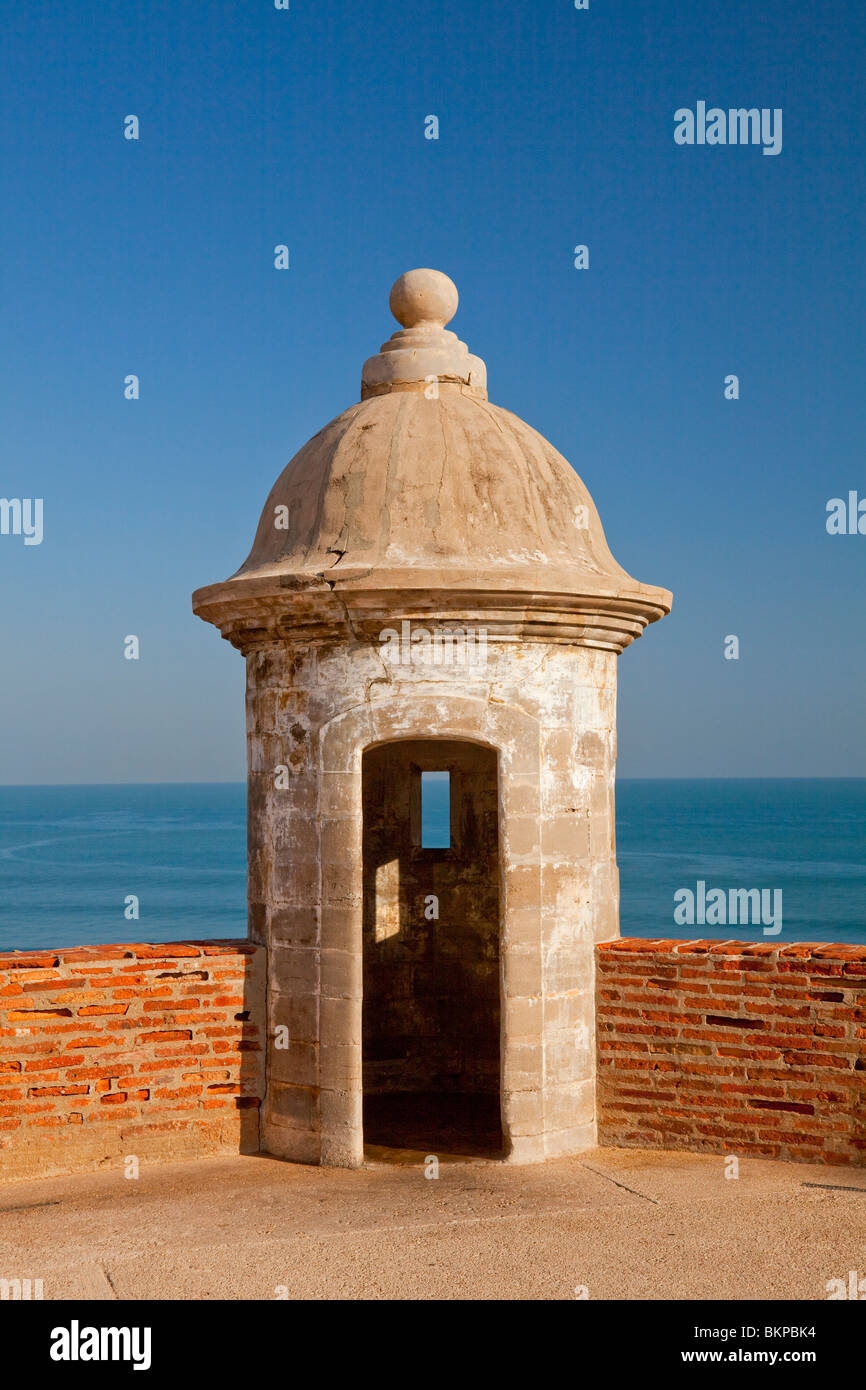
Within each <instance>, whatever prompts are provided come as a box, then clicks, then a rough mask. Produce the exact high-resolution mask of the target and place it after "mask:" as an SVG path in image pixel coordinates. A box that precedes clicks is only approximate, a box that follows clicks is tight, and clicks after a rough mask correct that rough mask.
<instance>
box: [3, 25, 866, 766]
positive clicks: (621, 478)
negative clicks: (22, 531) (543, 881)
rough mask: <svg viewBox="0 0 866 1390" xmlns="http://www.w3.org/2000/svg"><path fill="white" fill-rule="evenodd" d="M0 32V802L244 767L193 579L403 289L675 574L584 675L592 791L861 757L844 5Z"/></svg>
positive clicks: (863, 680)
mask: <svg viewBox="0 0 866 1390" xmlns="http://www.w3.org/2000/svg"><path fill="white" fill-rule="evenodd" d="M2 10H3V27H4V45H3V55H2V59H0V63H2V96H0V144H2V149H0V171H2V172H0V179H2V209H3V215H2V218H0V274H2V282H3V283H2V291H3V315H2V334H3V337H4V339H5V342H4V343H3V362H4V365H3V370H2V373H0V396H2V429H3V465H2V472H0V495H3V496H5V497H7V498H28V497H34V498H35V497H41V498H43V499H44V539H43V541H42V544H41V545H33V546H25V545H24V544H23V538H22V537H21V536H13V535H5V536H3V535H0V583H2V605H0V651H2V673H3V679H2V681H0V780H2V781H4V782H7V783H20V782H103V781H127V780H128V781H160V780H179V781H199V780H216V781H225V780H240V779H241V778H242V777H243V776H244V735H243V661H242V659H241V657H240V656H239V654H238V653H237V652H235V651H234V650H233V649H232V648H231V647H229V646H228V644H227V643H224V642H222V641H221V640H220V638H219V635H218V633H217V632H216V630H215V629H213V628H211V627H209V626H206V625H205V624H203V623H201V622H200V621H198V620H197V619H195V618H193V616H192V614H191V611H190V592H191V591H192V590H193V589H194V588H196V587H198V586H200V585H202V584H206V583H210V582H213V581H216V580H218V579H222V578H224V577H226V576H227V575H229V574H230V573H232V572H233V571H234V570H235V569H236V568H237V567H238V565H239V564H240V563H241V561H242V560H243V559H244V558H245V556H246V554H247V552H248V549H249V545H250V543H251V540H252V536H253V533H254V530H255V526H256V523H257V520H258V517H259V513H260V510H261V507H262V505H263V503H264V500H265V497H266V495H267V493H268V490H269V488H270V486H271V484H272V483H273V481H274V479H275V478H276V476H277V475H278V473H279V472H280V470H281V469H282V468H283V466H284V465H285V463H286V462H287V461H288V459H289V458H290V457H291V456H292V454H294V453H295V452H296V450H297V449H298V448H300V446H301V445H302V444H303V443H304V442H305V441H306V440H307V438H308V437H309V436H310V435H312V434H314V433H315V432H316V431H317V430H318V429H319V428H320V427H321V426H322V425H323V424H324V423H325V422H326V421H327V420H329V419H331V418H332V417H333V416H335V415H337V414H338V413H340V412H341V411H342V410H343V409H345V408H346V406H348V405H350V404H351V403H352V402H353V401H355V400H357V399H358V394H359V383H360V372H361V365H362V362H363V360H364V358H365V357H367V356H369V355H371V354H372V353H374V352H376V351H377V350H378V348H379V345H380V344H381V343H382V342H383V341H384V340H385V338H387V337H388V336H389V334H390V333H391V332H392V331H393V330H394V329H395V328H396V327H397V325H396V324H395V323H394V322H393V320H392V319H391V317H390V314H389V311H388V305H387V297H388V291H389V288H390V286H391V283H392V282H393V280H394V279H395V278H396V276H397V275H399V274H400V273H401V272H402V271H404V270H407V269H409V268H411V267H414V266H434V267H436V268H438V269H441V270H444V271H446V272H447V273H448V274H449V275H450V276H451V277H452V278H453V279H454V280H455V281H456V283H457V285H458V287H459V289H460V292H461V307H460V310H459V311H458V315H457V317H456V319H455V320H454V322H453V323H452V325H451V327H452V328H454V329H456V330H457V331H458V333H459V335H460V337H461V338H463V339H464V340H465V341H466V342H467V343H468V345H469V348H470V350H471V351H472V352H475V353H477V354H478V355H479V356H481V357H483V358H484V359H485V361H486V363H487V368H488V378H489V387H490V397H491V399H492V400H493V401H495V402H496V403H498V404H501V405H505V406H507V407H508V408H509V409H511V410H514V411H515V412H516V413H517V414H518V415H520V416H522V417H523V418H524V419H526V420H528V421H529V423H530V424H532V425H534V426H535V427H536V428H537V429H539V430H540V431H541V432H542V433H543V434H544V435H546V436H547V437H548V438H549V439H550V440H551V442H552V443H553V444H554V445H555V446H556V447H557V448H558V449H559V450H560V451H561V452H562V453H563V454H565V456H566V457H567V458H568V459H570V460H571V462H572V463H573V464H574V466H575V467H576V468H577V470H578V472H579V473H580V474H581V476H582V477H583V479H584V481H585V482H586V484H587V485H588V487H589V488H590V491H591V492H592V494H593V497H594V498H595V501H596V503H597V505H598V507H599V511H600V513H601V517H602V520H603V522H604V525H605V529H606V532H607V537H608V540H609V542H610V545H611V548H612V550H613V552H614V554H615V556H616V557H617V559H618V560H619V561H620V563H621V564H623V565H624V566H625V567H626V568H627V569H628V570H629V571H630V572H631V573H632V574H634V575H635V576H636V577H637V578H639V579H642V580H644V581H646V582H648V583H653V584H661V585H664V586H666V587H668V588H670V589H672V590H673V591H674V595H675V607H674V611H673V614H672V615H671V616H670V617H669V618H666V619H665V620H664V621H663V622H662V623H660V624H658V625H656V626H654V627H652V628H650V629H649V630H648V631H647V633H646V634H645V636H644V637H643V638H642V639H641V640H640V641H639V642H638V643H637V644H635V645H634V646H633V647H631V648H629V649H628V650H627V651H626V652H625V654H624V655H623V657H622V658H621V661H620V704H619V735H620V741H619V748H620V760H619V773H620V775H622V776H656V777H665V776H680V777H683V776H686V777H688V776H727V775H730V776H852V775H861V776H862V775H864V774H866V739H864V736H863V726H864V717H863V716H864V709H866V618H864V599H866V583H864V575H866V535H853V536H830V535H828V534H827V531H826V526H825V522H826V505H827V502H828V500H829V499H830V498H833V497H845V498H847V495H848V492H849V491H851V490H856V491H857V492H858V494H859V496H860V497H866V467H864V462H863V459H864V450H863V440H864V414H866V391H864V383H863V377H864V361H866V354H864V341H863V340H864V323H866V312H864V309H866V303H864V300H866V295H864V284H866V272H864V249H866V247H864V222H863V210H864V171H863V147H864V140H863V137H864V120H863V117H864V98H863V74H864V71H866V20H864V14H863V10H862V0H840V2H839V3H836V4H833V5H815V4H800V5H795V4H792V3H791V2H790V0H762V3H761V4H760V5H758V4H755V3H754V0H728V3H724V4H720V3H717V0H713V3H708V0H691V2H690V3H688V4H684V3H682V0H678V2H677V3H673V0H653V2H652V3H651V2H650V0H590V6H589V8H588V9H587V10H581V11H578V10H576V9H575V8H574V5H573V3H572V0H523V2H522V3H521V0H517V2H516V3H504V0H500V2H499V3H493V2H492V0H477V3H474V4H466V3H463V0H461V2H460V3H458V0H438V3H436V4H435V5H434V4H422V3H419V2H417V0H376V3H367V4H349V3H322V2H321V0H291V9H290V10H288V11H283V10H277V9H276V8H275V7H274V4H273V0H208V3H204V2H203V0H200V3H192V0H138V3H135V4H130V3H128V0H92V3H81V2H80V0H79V2H78V3H76V0H68V3H65V4H57V3H54V0H27V3H26V4H21V3H10V0H5V3H3V5H2ZM699 101H705V102H706V103H707V105H708V107H712V106H718V107H720V108H722V109H728V108H731V107H752V106H754V107H758V108H768V109H775V108H781V109H782V111H783V148H782V150H781V153H779V154H778V155H776V156H766V155H764V154H763V153H762V149H761V148H760V147H759V146H752V145H749V146H739V145H737V146H731V145H721V146H718V145H717V146H709V145H704V146H698V145H694V146H684V145H678V144H676V143H675V141H674V112H675V111H676V110H677V109H678V108H685V107H689V108H691V109H692V110H695V109H696V104H697V102H699ZM130 114H134V115H136V116H137V117H138V118H139V122H140V139H139V140H138V141H132V140H127V139H125V138H124V118H125V117H126V116H127V115H130ZM431 114H435V115H436V116H437V117H438V119H439V139H438V140H428V139H425V136H424V130H425V117H427V116H428V115H431ZM280 243H285V244H287V245H288V246H289V248H290V262H291V264H290V269H289V270H287V271H277V270H275V269H274V247H275V245H277V244H280ZM577 244H586V245H587V246H588V247H589V258H590V264H589V269H587V270H576V269H575V268H574V264H573V261H574V255H573V248H574V247H575V245H577ZM130 373H135V374H136V375H138V376H139V377H140V382H141V395H140V399H139V400H137V401H128V400H125V399H124V378H125V377H126V376H127V375H128V374H130ZM731 373H735V374H736V375H737V376H738V377H739V382H740V398H739V399H738V400H726V399H725V396H724V383H725V377H726V376H727V375H729V374H731ZM127 634H136V635H137V636H138V637H139V639H140V650H141V657H140V660H139V661H127V660H125V659H124V655H123V639H124V637H125V636H126V635H127ZM729 634H733V635H736V636H738V637H739V641H740V657H739V660H738V661H728V660H725V659H724V656H723V646H724V639H725V637H726V636H727V635H729Z"/></svg>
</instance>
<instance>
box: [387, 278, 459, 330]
mask: <svg viewBox="0 0 866 1390" xmlns="http://www.w3.org/2000/svg"><path fill="white" fill-rule="evenodd" d="M388 303H389V304H390V306H391V313H392V314H393V315H394V317H395V319H396V320H397V322H398V323H400V324H402V325H403V327H404V328H416V327H417V326H418V325H419V324H428V323H429V324H435V325H436V326H437V327H438V328H444V327H445V325H446V323H448V321H449V319H453V317H454V315H455V314H456V313H457V305H458V303H459V296H458V294H457V286H456V285H455V283H454V281H453V280H449V278H448V276H447V275H443V274H442V271H441V270H407V271H406V273H405V275H401V276H400V278H399V280H395V281H394V285H393V288H392V290H391V294H390V298H389V300H388Z"/></svg>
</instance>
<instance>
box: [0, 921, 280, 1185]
mask: <svg viewBox="0 0 866 1390" xmlns="http://www.w3.org/2000/svg"><path fill="white" fill-rule="evenodd" d="M264 957H265V952H264V950H263V948H262V947H258V946H255V945H254V944H252V943H251V942H247V941H199V942H189V943H182V944H177V943H172V944H169V945H165V946H150V945H131V946H86V947H79V948H76V949H74V950H61V951H20V952H18V951H16V952H11V953H7V954H5V955H0V1180H6V1181H10V1180H13V1179H16V1178H26V1177H31V1176H33V1177H36V1176H42V1175H45V1174H49V1173H67V1172H74V1171H80V1170H87V1169H95V1168H97V1167H105V1166H107V1165H109V1164H116V1165H117V1166H118V1167H122V1166H123V1161H124V1159H125V1158H126V1157H127V1156H129V1155H135V1156H137V1157H138V1158H139V1159H140V1160H141V1162H147V1161H149V1160H159V1161H165V1160H166V1159H170V1158H173V1157H176V1158H190V1157H195V1156H196V1155H199V1154H206V1153H214V1152H220V1151H226V1152H233V1153H237V1152H238V1150H239V1149H240V1150H242V1151H252V1152H255V1151H256V1150H257V1148H258V1106H259V1102H260V1099H261V1097H262V1095H263V1077H264V1057H265V1048H264V1027H265V1023H264V998H265V985H264V976H265V969H264V967H265V960H264Z"/></svg>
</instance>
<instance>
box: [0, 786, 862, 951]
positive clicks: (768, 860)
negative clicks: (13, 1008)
mask: <svg viewBox="0 0 866 1390" xmlns="http://www.w3.org/2000/svg"><path fill="white" fill-rule="evenodd" d="M616 835H617V863H618V866H619V873H620V932H621V934H622V935H623V936H633V937H642V938H650V939H651V938H682V939H689V938H691V939H696V938H718V939H723V940H747V941H765V942H770V943H773V944H779V945H785V944H789V943H793V942H800V941H822V942H837V941H838V942H841V943H843V944H861V943H864V942H866V778H862V777H820V778H807V777H773V778H759V777H748V778H746V777H724V778H713V777H696V778H687V777H670V778H667V777H666V778H657V777H623V778H619V779H617V783H616ZM246 867H247V852H246V782H245V781H233V782H225V781H205V782H94V783H25V784H11V783H10V784H0V950H6V951H8V950H45V949H54V950H61V949H63V948H69V947H72V946H79V945H101V944H108V943H116V944H122V943H123V942H132V941H155V942H166V941H182V940H184V939H197V940H201V939H209V938H213V939H226V938H237V937H245V936H246V932H247V911H246ZM714 891H715V892H716V894H717V899H716V901H717V903H718V894H719V893H721V895H722V896H723V897H724V899H725V912H726V916H725V919H724V921H723V924H716V923H714V922H713V921H712V918H711V914H708V913H707V912H706V911H704V913H703V920H702V919H701V911H702V907H703V905H704V904H705V902H706V901H707V899H708V896H709V895H710V894H711V893H713V892H714ZM750 893H752V894H756V895H757V896H756V897H755V898H754V903H753V901H752V900H751V899H749V900H748V902H749V905H750V906H753V908H754V910H753V916H752V918H751V919H750V920H747V922H746V923H745V924H744V923H743V921H742V919H741V918H740V919H738V920H737V921H736V922H735V923H734V922H731V921H729V920H728V918H727V911H728V908H729V906H730V905H731V904H732V903H733V901H734V899H733V898H732V897H731V895H732V894H733V895H734V896H735V897H736V895H738V894H750ZM761 894H763V895H764V896H763V897H761ZM677 895H679V896H677ZM773 895H779V896H776V897H774V896H773ZM690 901H691V903H692V905H693V907H692V920H691V921H690V920H688V911H689V902H690ZM746 901H747V900H746V899H737V902H738V904H739V906H740V911H742V909H743V905H744V903H745V902H746ZM774 904H778V906H779V908H780V913H779V919H780V923H781V930H780V931H776V930H775V927H776V926H778V925H779V921H777V920H776V918H775V917H772V916H771V915H769V914H770V912H771V910H772V907H773V905H774ZM759 905H760V908H761V909H767V914H768V915H767V916H766V917H764V916H762V915H761V913H760V912H759V911H758V906H759ZM677 909H678V910H679V912H680V916H681V917H682V916H683V914H685V915H686V920H683V921H677V920H676V919H675V910H677ZM716 912H717V914H718V907H717V908H716ZM136 913H137V915H135V914H136ZM708 915H710V920H709V921H707V920H706V918H707V916H708Z"/></svg>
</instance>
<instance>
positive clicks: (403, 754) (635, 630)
mask: <svg viewBox="0 0 866 1390" xmlns="http://www.w3.org/2000/svg"><path fill="white" fill-rule="evenodd" d="M391 303H392V308H393V309H394V312H395V315H396V316H397V318H398V319H399V321H400V323H401V324H402V325H403V327H402V328H401V329H400V330H399V331H398V332H396V333H395V334H394V335H393V336H392V338H391V339H390V340H389V341H388V342H387V343H386V344H384V346H383V348H382V350H381V352H380V353H379V354H377V355H376V356H374V357H372V358H371V359H369V361H368V362H367V363H366V364H365V366H364V371H363V380H362V392H361V395H362V399H361V402H360V404H357V405H354V406H352V407H350V409H349V410H347V411H345V412H344V413H343V414H342V415H340V416H339V417H338V418H337V419H335V420H333V421H332V422H331V423H330V424H328V425H326V426H325V428H324V429H323V430H321V431H320V432H319V433H318V434H317V435H316V436H315V437H314V438H313V439H312V440H310V441H309V443H308V444H306V445H305V446H304V448H303V449H301V450H300V452H299V453H298V454H297V455H296V456H295V458H294V459H293V460H292V462H291V463H290V464H289V465H288V467H287V468H286V469H285V471H284V472H283V473H282V475H281V476H280V478H279V479H278V480H277V482H276V484H275V486H274V488H273V490H272V492H271V495H270V497H269V498H268V501H267V503H266V505H265V508H264V511H263V513H262V518H261V521H260V524H259V528H258V531H257V534H256V538H255V542H254V544H253V549H252V551H251V553H250V556H249V558H248V559H247V561H246V563H245V564H244V565H243V566H242V567H241V569H240V570H239V571H238V573H237V574H236V575H235V576H234V577H233V578H232V579H229V580H228V581H226V582H225V583H223V584H215V585H211V586H210V587H209V588H206V589H201V590H199V591H198V592H197V593H196V594H195V596H194V600H193V602H194V608H195V611H196V613H198V614H199V616H201V617H202V618H204V619H206V620H207V621H210V622H213V623H214V624H216V626H218V627H219V628H220V629H221V631H222V633H223V635H224V636H225V637H227V638H228V640H229V641H231V642H232V643H233V644H234V645H235V646H236V647H238V648H239V649H240V650H241V651H242V652H243V653H244V654H245V655H246V658H247V729H248V747H249V773H250V801H249V804H250V820H249V863H250V931H251V934H252V935H253V936H254V938H255V939H256V940H260V941H263V942H265V943H266V944H268V945H269V946H270V948H271V949H270V951H269V953H268V954H269V967H268V991H269V1021H270V1029H269V1042H268V1078H269V1084H268V1091H267V1094H266V1097H265V1102H264V1107H263V1114H262V1136H263V1145H264V1147H265V1148H268V1149H270V1150H271V1151H272V1152H274V1153H277V1154H280V1155H282V1156H284V1157H288V1158H294V1159H297V1160H298V1161H311V1160H312V1161H319V1162H323V1163H332V1164H345V1165H346V1166H354V1165H356V1164H357V1163H359V1162H361V1161H362V1159H363V1145H364V1133H365V1127H366V1129H367V1131H368V1137H369V1135H370V1134H374V1133H375V1131H376V1125H377V1123H379V1122H381V1123H383V1124H384V1123H385V1121H384V1120H382V1116H383V1115H384V1114H385V1109H386V1108H387V1107H388V1106H391V1107H392V1109H393V1108H394V1107H396V1110H399V1108H400V1106H404V1109H405V1105H406V1103H407V1097H409V1098H411V1097H413V1096H414V1097H419V1096H420V1094H421V1093H427V1094H428V1098H429V1093H434V1095H435V1096H436V1097H438V1100H439V1101H440V1102H443V1103H444V1102H446V1101H447V1103H448V1104H450V1105H451V1106H452V1108H453V1112H454V1114H457V1113H463V1114H465V1115H469V1116H470V1120H469V1122H468V1123H469V1124H470V1128H471V1124H472V1119H471V1117H472V1115H473V1114H474V1113H475V1112H477V1114H478V1115H481V1114H482V1113H484V1114H493V1115H494V1117H498V1118H496V1130H497V1136H498V1137H497V1141H496V1142H497V1145H498V1146H499V1147H500V1148H501V1152H503V1153H504V1154H505V1155H506V1156H507V1157H509V1158H510V1159H512V1160H514V1161H518V1162H532V1161H536V1160H538V1159H542V1158H544V1157H545V1156H546V1155H548V1154H561V1153H568V1152H575V1151H577V1150H579V1149H581V1148H583V1147H586V1146H587V1145H589V1144H591V1143H593V1142H594V1138H595V1111H594V1094H595V1089H594V1075H595V1070H594V1069H595V1042H594V1037H595V1029H594V1012H593V988H594V957H593V944H594V942H596V941H598V940H605V939H609V938H610V937H613V936H615V935H616V934H617V931H618V926H617V914H618V891H619V890H618V875H617V871H616V863H615V848H614V846H615V832H614V807H613V782H614V764H615V758H616V728H615V707H616V658H617V654H618V653H619V652H620V651H622V649H623V648H624V647H625V646H626V645H628V644H629V643H630V642H632V641H634V639H635V638H636V637H638V636H640V634H641V632H642V631H643V629H644V627H645V626H646V624H647V623H649V622H653V621H655V620H656V619H658V618H660V617H662V616H663V614H664V613H666V612H667V611H668V610H669V608H670V603H671V597H670V594H669V593H667V591H666V590H664V589H657V588H653V587H651V586H648V585H644V584H640V583H638V582H637V581H636V580H633V579H632V578H631V577H630V576H629V575H628V574H627V573H626V572H625V571H624V570H623V569H621V567H620V566H619V565H618V564H617V563H616V561H615V560H614V559H613V556H612V555H611V553H610V551H609V549H608V547H607V543H606V541H605V538H604V533H603V530H602V527H601V522H600V520H599V517H598V514H597V512H596V509H595V507H594V505H593V503H592V499H591V498H590V496H589V493H588V492H587V489H586V488H585V487H584V485H583V483H582V482H581V481H580V479H579V478H578V476H577V474H576V473H575V472H574V470H573V469H572V468H571V467H570V465H569V464H568V463H567V462H566V461H565V459H563V458H562V456H561V455H560V454H558V453H557V452H556V450H555V449H553V448H552V447H551V445H550V444H548V443H547V441H546V440H544V439H543V438H542V436H541V435H539V434H537V433H536V431H535V430H533V429H531V428H530V427H529V426H528V425H526V424H524V423H523V422H522V421H521V420H519V419H517V418H516V417H515V416H514V415H511V414H510V413H509V412H508V411H506V410H503V409H501V408H499V407H497V406H494V405H491V404H490V403H489V401H488V399H487V390H486V369H485V367H484V364H483V363H482V362H480V360H479V359H478V358H475V357H473V356H472V355H471V354H470V353H469V351H468V349H467V348H466V346H465V344H462V343H460V341H459V340H458V338H457V337H456V335H455V334H454V333H452V332H450V331H449V330H447V329H446V328H445V324H446V323H447V322H448V320H449V319H450V318H451V316H452V315H453V313H454V312H455V310H456V308H457V291H456V289H455V288H454V286H453V284H452V283H451V281H450V280H448V278H447V276H443V275H441V274H440V273H439V272H436V271H429V270H423V271H411V272H409V273H408V274H407V275H405V276H402V277H401V279H400V280H399V281H398V282H397V284H396V285H395V287H394V290H393V291H392V298H391ZM425 771H438V772H440V773H443V772H447V773H448V776H449V779H450V781H449V785H450V806H451V813H450V836H451V838H450V847H449V848H446V849H438V850H437V849H431V848H428V847H425V845H424V844H423V843H422V836H421V822H422V814H421V784H422V776H423V773H424V772H425ZM280 1025H283V1026H284V1027H287V1028H288V1033H289V1041H290V1046H289V1050H288V1051H287V1052H285V1051H283V1052H280V1051H278V1050H277V1048H276V1044H275V1030H276V1029H277V1028H278V1027H279V1026H280ZM464 1102H466V1104H468V1107H469V1109H468V1110H466V1109H465V1107H464V1110H463V1111H460V1106H461V1105H463V1104H464ZM383 1107H384V1108H383ZM411 1108H412V1107H411V1105H410V1106H409V1109H410V1111H411ZM396 1110H395V1112H394V1113H396ZM422 1112H423V1105H422V1102H421V1101H420V1099H419V1100H418V1105H417V1106H416V1110H415V1118H414V1119H412V1118H411V1116H410V1119H409V1120H408V1121H407V1123H408V1124H409V1125H410V1128H411V1127H412V1126H413V1125H414V1129H413V1130H412V1132H413V1133H416V1132H418V1125H419V1124H421V1122H422V1121H423V1113H422ZM377 1114H378V1115H379V1121H377V1118H376V1117H377ZM419 1117H420V1118H419ZM422 1130H423V1124H422ZM417 1142H418V1143H428V1140H427V1139H426V1137H425V1136H424V1135H423V1133H422V1134H420V1137H418V1139H417ZM432 1142H433V1138H432V1135H431V1139H430V1141H429V1143H430V1144H431V1145H432ZM434 1151H435V1149H434Z"/></svg>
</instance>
